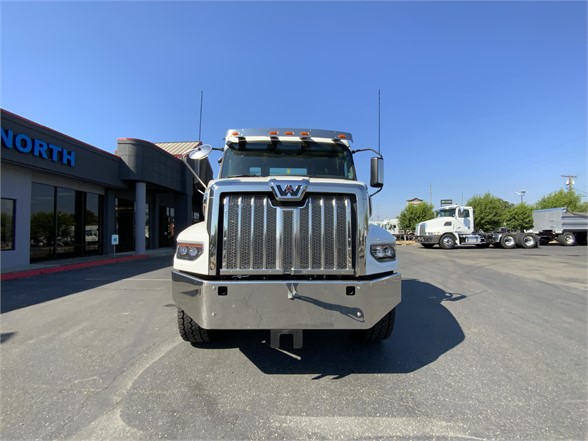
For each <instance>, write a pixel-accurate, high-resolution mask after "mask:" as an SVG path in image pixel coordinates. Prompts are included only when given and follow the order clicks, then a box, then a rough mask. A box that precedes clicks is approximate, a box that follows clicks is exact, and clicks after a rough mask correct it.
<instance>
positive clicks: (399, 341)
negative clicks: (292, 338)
mask: <svg viewBox="0 0 588 441" xmlns="http://www.w3.org/2000/svg"><path fill="white" fill-rule="evenodd" d="M586 251H587V247H561V246H557V245H555V246H546V247H541V248H538V249H530V250H521V249H516V250H502V249H492V248H490V249H476V248H471V249H455V250H440V249H436V248H435V249H430V250H426V249H423V248H420V247H418V246H401V247H399V249H398V256H399V259H400V269H401V272H402V273H403V301H402V303H401V304H400V305H399V307H398V310H397V322H396V327H395V330H394V333H393V335H392V337H391V338H390V339H389V340H387V341H385V342H383V343H382V344H376V345H364V344H362V343H360V342H358V341H356V340H354V339H353V338H352V335H351V334H350V333H348V332H307V333H305V338H304V347H303V348H302V349H300V350H294V349H292V348H286V351H277V350H274V349H272V348H270V347H269V345H268V344H267V343H268V339H269V333H267V332H262V331H260V332H258V331H256V332H226V333H224V335H223V340H222V341H220V342H219V343H215V344H213V345H210V346H209V347H194V346H191V345H189V344H187V343H185V342H183V341H182V340H181V339H180V338H179V335H178V332H177V327H176V317H175V306H174V305H173V303H172V300H171V294H170V269H171V268H170V264H171V258H170V257H169V256H158V257H151V258H149V259H144V260H139V261H130V262H124V263H120V264H117V265H108V266H101V267H95V268H87V269H82V270H78V271H72V272H67V273H58V274H50V275H45V276H39V277H33V278H29V279H22V280H13V281H8V282H3V283H2V303H1V306H2V314H1V319H2V320H1V323H0V330H1V345H0V349H1V356H2V359H1V365H0V372H1V379H0V382H1V389H0V391H1V395H0V400H1V405H2V414H1V420H0V430H1V434H2V438H3V439H284V440H285V439H455V438H460V439H508V440H511V439H536V440H552V439H568V440H569V439H572V440H576V439H578V440H579V439H585V438H586V436H587V424H586V415H587V410H588V409H587V380H586V379H587V373H588V371H587V352H586V348H587V346H586V343H587V339H586V329H587V327H586V313H587V302H586V294H587V253H586Z"/></svg>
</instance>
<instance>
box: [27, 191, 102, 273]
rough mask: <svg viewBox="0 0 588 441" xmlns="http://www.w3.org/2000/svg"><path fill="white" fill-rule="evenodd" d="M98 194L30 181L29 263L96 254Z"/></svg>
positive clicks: (97, 240) (97, 241)
mask: <svg viewBox="0 0 588 441" xmlns="http://www.w3.org/2000/svg"><path fill="white" fill-rule="evenodd" d="M102 203H103V202H102V196H100V195H98V194H94V193H85V192H83V191H77V190H73V189H70V188H63V187H54V186H52V185H45V184H38V183H33V186H32V192H31V254H30V256H31V262H35V261H39V260H47V259H58V258H64V257H77V256H85V255H88V254H100V253H101V250H102V246H101V245H102V243H101V240H100V232H101V224H102V222H101V206H102Z"/></svg>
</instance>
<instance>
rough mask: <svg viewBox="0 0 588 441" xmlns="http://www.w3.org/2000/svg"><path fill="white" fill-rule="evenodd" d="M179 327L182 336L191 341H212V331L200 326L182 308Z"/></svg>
mask: <svg viewBox="0 0 588 441" xmlns="http://www.w3.org/2000/svg"><path fill="white" fill-rule="evenodd" d="M178 328H179V330H180V335H181V336H182V338H183V339H184V340H185V341H189V342H190V343H210V342H211V341H212V338H211V332H210V331H209V330H207V329H204V328H201V327H200V326H198V323H196V322H195V321H194V320H192V317H190V316H189V315H188V314H186V313H185V312H184V310H183V309H181V308H178Z"/></svg>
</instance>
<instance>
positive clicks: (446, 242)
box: [439, 233, 455, 250]
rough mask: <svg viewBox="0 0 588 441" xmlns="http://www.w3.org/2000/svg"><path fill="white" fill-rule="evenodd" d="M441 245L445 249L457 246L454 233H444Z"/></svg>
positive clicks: (440, 241)
mask: <svg viewBox="0 0 588 441" xmlns="http://www.w3.org/2000/svg"><path fill="white" fill-rule="evenodd" d="M439 246H440V247H441V248H443V249H444V250H450V249H452V248H455V237H453V235H451V234H449V233H448V234H444V235H443V236H441V239H440V240H439Z"/></svg>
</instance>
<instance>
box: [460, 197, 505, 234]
mask: <svg viewBox="0 0 588 441" xmlns="http://www.w3.org/2000/svg"><path fill="white" fill-rule="evenodd" d="M467 205H469V206H471V207H472V208H473V209H474V227H475V228H476V230H478V231H487V232H490V231H493V230H495V229H496V228H498V227H500V226H502V224H503V221H504V213H505V212H506V210H507V209H508V208H510V207H511V206H512V205H513V204H511V203H510V202H507V201H505V200H503V199H500V198H498V197H496V196H494V195H492V194H490V193H485V194H484V195H482V196H480V195H474V196H473V197H471V198H470V200H469V201H468V203H467Z"/></svg>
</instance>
